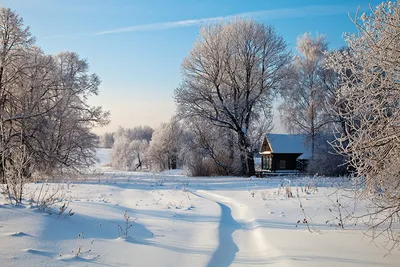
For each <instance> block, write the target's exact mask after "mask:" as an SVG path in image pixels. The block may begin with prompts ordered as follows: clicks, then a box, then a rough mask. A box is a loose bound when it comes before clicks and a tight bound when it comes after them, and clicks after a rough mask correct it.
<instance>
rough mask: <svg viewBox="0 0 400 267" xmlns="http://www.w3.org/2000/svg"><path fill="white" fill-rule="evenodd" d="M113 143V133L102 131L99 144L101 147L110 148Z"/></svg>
mask: <svg viewBox="0 0 400 267" xmlns="http://www.w3.org/2000/svg"><path fill="white" fill-rule="evenodd" d="M113 145H114V133H104V134H103V135H101V136H100V140H99V146H100V147H103V148H112V147H113Z"/></svg>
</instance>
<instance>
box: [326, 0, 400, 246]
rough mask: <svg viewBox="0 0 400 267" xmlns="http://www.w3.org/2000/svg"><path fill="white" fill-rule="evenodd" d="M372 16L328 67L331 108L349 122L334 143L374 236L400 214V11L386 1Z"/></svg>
mask: <svg viewBox="0 0 400 267" xmlns="http://www.w3.org/2000/svg"><path fill="white" fill-rule="evenodd" d="M371 12H372V13H371V14H369V15H367V14H365V13H364V14H363V15H362V16H361V17H360V18H358V17H357V16H356V18H355V19H354V23H355V24H356V26H357V28H358V30H359V33H358V35H355V34H349V35H347V36H346V42H347V44H348V47H349V51H342V52H340V51H337V52H335V53H333V54H332V55H330V57H329V60H328V64H329V65H328V66H329V67H331V68H332V69H334V70H335V71H336V72H337V73H338V74H339V76H340V88H339V89H338V91H337V94H336V99H335V100H336V101H335V103H334V105H333V107H332V109H333V110H334V111H335V112H336V114H337V115H338V116H341V117H343V118H344V119H345V120H344V121H345V123H346V127H345V129H346V132H345V133H342V134H339V135H338V137H337V139H336V143H335V144H334V145H335V147H336V149H337V151H338V152H339V153H342V154H344V155H346V156H348V158H347V159H348V164H349V165H350V166H351V167H352V168H353V169H354V175H355V176H356V177H358V178H359V184H360V186H361V189H364V190H362V194H361V195H360V197H366V198H368V199H369V200H371V201H372V202H373V210H371V212H370V213H368V214H367V216H370V217H369V218H370V221H369V225H370V226H371V229H372V230H373V234H374V235H373V236H376V235H375V234H376V233H379V234H383V233H387V234H388V235H387V236H388V238H390V239H391V240H392V241H394V244H396V243H397V244H398V243H399V241H400V235H399V234H398V232H394V231H392V227H393V226H394V224H396V223H398V221H399V219H400V218H399V214H400V198H399V192H400V183H399V181H400V172H399V166H400V156H399V155H400V141H399V140H400V79H399V70H400V28H399V25H400V16H399V14H400V6H399V2H398V1H396V2H384V3H382V4H381V5H379V6H378V7H377V8H376V9H374V10H371Z"/></svg>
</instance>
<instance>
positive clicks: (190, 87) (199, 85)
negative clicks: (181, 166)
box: [174, 19, 289, 176]
mask: <svg viewBox="0 0 400 267" xmlns="http://www.w3.org/2000/svg"><path fill="white" fill-rule="evenodd" d="M288 61H289V56H288V52H287V51H286V44H285V42H284V41H283V39H282V37H281V36H279V35H278V34H277V33H276V31H275V30H274V28H272V27H270V26H266V25H264V24H262V23H257V22H254V21H249V20H243V19H236V20H233V21H230V22H218V23H215V24H212V25H205V26H203V27H202V28H201V29H200V36H199V38H198V40H197V41H196V43H195V44H194V47H193V49H192V51H191V52H190V53H189V55H188V56H187V57H186V58H185V59H184V61H183V62H182V73H183V80H182V83H181V85H180V86H179V87H178V88H177V89H176V90H175V93H174V96H175V101H176V103H177V105H178V115H179V116H181V117H182V118H188V117H192V118H194V119H196V118H202V119H207V120H209V121H210V122H211V123H212V124H213V125H215V126H217V127H223V128H227V129H229V130H231V131H232V132H233V133H234V134H235V135H236V140H237V144H238V147H239V151H240V153H239V156H240V175H243V176H251V175H254V173H255V169H254V158H253V152H252V150H251V144H250V141H249V136H248V130H249V128H250V125H251V124H252V121H253V120H254V115H255V114H257V113H258V112H259V109H260V108H263V104H268V103H270V102H271V93H272V92H273V91H274V90H275V89H277V88H278V87H279V86H280V83H281V81H282V79H283V78H284V76H283V73H282V72H281V70H282V69H283V68H284V67H285V65H286V64H287V63H288Z"/></svg>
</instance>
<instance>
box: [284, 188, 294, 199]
mask: <svg viewBox="0 0 400 267" xmlns="http://www.w3.org/2000/svg"><path fill="white" fill-rule="evenodd" d="M285 197H286V198H293V193H292V188H291V187H290V186H286V187H285Z"/></svg>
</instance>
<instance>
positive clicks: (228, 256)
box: [0, 150, 400, 267]
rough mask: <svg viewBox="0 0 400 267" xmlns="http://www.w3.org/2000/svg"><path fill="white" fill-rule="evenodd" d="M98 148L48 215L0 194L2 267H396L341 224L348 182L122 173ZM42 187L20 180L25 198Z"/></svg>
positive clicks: (350, 224)
mask: <svg viewBox="0 0 400 267" xmlns="http://www.w3.org/2000/svg"><path fill="white" fill-rule="evenodd" d="M99 153H100V155H101V163H100V164H99V165H98V166H99V168H101V174H99V175H96V176H91V177H86V178H85V179H79V180H77V181H75V182H69V183H67V184H62V186H63V189H62V190H61V191H60V192H62V193H64V194H65V195H64V201H63V202H60V203H57V204H56V205H55V206H54V207H53V209H54V212H53V213H52V214H49V213H46V212H43V211H41V210H38V209H37V208H32V207H30V206H29V205H28V204H27V205H24V206H19V207H15V206H11V205H8V204H7V203H6V200H5V198H4V196H0V238H1V239H0V240H1V241H0V266H138V267H145V266H191V267H192V266H215V267H224V266H253V265H258V266H307V267H311V266H360V267H361V266H399V262H400V253H398V251H394V252H392V254H391V255H387V256H386V257H385V255H386V254H387V251H386V250H385V249H383V248H382V247H381V246H382V245H383V244H384V240H376V242H375V243H372V242H371V240H370V238H369V237H368V236H366V235H365V234H364V232H365V227H364V226H363V225H362V224H355V222H354V221H351V220H345V229H344V230H343V229H341V228H340V227H338V222H339V221H338V220H337V219H335V217H337V216H338V215H339V214H338V212H337V211H336V209H337V204H336V199H339V202H340V203H341V205H342V207H343V208H345V209H346V210H347V211H348V212H352V211H354V210H353V209H354V203H353V202H352V198H351V193H349V192H348V191H346V192H345V191H337V189H336V187H337V186H342V185H346V183H347V181H346V179H339V178H335V179H333V178H330V179H327V178H318V179H314V178H303V179H283V178H279V179H276V178H274V179H254V178H252V179H244V178H238V177H215V178H210V177H207V178H192V177H186V176H185V175H184V172H182V171H173V172H164V173H160V174H153V173H133V172H120V171H113V170H112V169H110V167H100V166H104V164H105V163H107V161H108V152H107V150H101V151H100V152H99ZM41 186H42V184H29V185H27V188H26V194H25V198H26V200H27V201H28V199H29V198H30V196H31V195H32V192H34V191H35V190H39V189H40V188H41ZM48 186H49V187H53V188H58V187H59V186H60V185H54V184H50V185H48ZM48 186H47V185H46V186H45V187H44V188H47V187H48ZM288 186H290V189H291V192H292V194H293V196H294V197H293V198H287V197H286V196H285V193H286V190H285V187H287V188H289V187H288ZM305 186H306V187H307V188H305ZM297 194H299V196H300V197H299V198H298V197H297ZM67 199H69V200H70V203H69V205H68V209H67V210H66V211H65V212H64V213H63V214H62V215H61V216H58V211H59V207H60V206H62V205H63V203H67ZM300 202H301V203H302V206H303V207H304V210H305V212H306V216H307V220H308V222H309V226H310V227H311V231H312V232H309V231H308V229H307V225H306V224H305V223H303V220H304V215H303V212H302V210H301V209H300ZM71 209H72V211H71V212H73V213H74V214H73V216H69V215H68V213H67V212H68V211H69V210H71ZM126 211H127V212H128V213H129V214H130V218H129V221H130V222H132V227H131V228H129V229H128V236H127V237H124V236H123V235H124V234H123V233H122V232H124V231H125V230H126V227H125V222H124V214H125V212H126ZM361 211H362V205H359V207H358V208H357V209H356V210H355V212H356V213H357V212H361ZM345 213H346V212H345V211H343V214H345ZM79 250H80V252H81V253H77V251H79ZM76 254H79V256H78V257H77V256H76Z"/></svg>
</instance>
